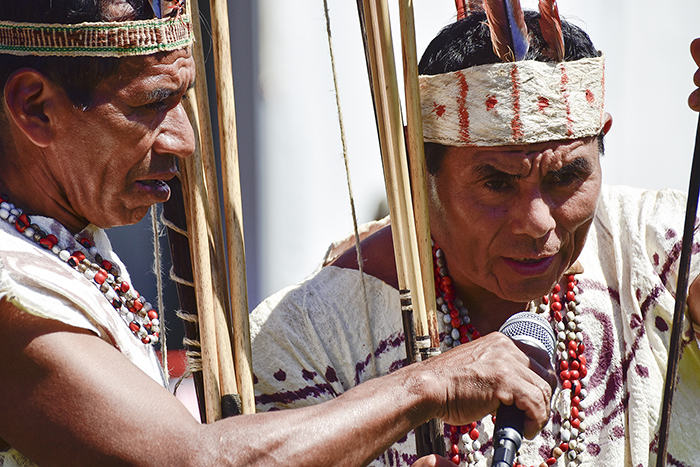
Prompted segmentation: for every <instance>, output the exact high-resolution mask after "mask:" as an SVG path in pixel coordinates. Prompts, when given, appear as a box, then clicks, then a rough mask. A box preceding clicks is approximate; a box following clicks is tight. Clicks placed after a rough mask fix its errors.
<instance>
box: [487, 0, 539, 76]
mask: <svg viewBox="0 0 700 467" xmlns="http://www.w3.org/2000/svg"><path fill="white" fill-rule="evenodd" d="M484 11H486V17H487V18H488V22H489V30H490V31H491V42H492V43H493V51H494V52H495V53H496V55H498V56H499V57H500V58H501V60H503V61H506V62H513V61H517V60H522V59H523V58H525V54H527V49H528V48H529V40H528V33H527V26H526V25H525V15H524V14H523V10H522V8H521V7H520V0H484Z"/></svg>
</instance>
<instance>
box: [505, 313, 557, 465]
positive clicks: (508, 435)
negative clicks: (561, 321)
mask: <svg viewBox="0 0 700 467" xmlns="http://www.w3.org/2000/svg"><path fill="white" fill-rule="evenodd" d="M499 331H500V332H501V333H503V334H505V335H506V336H508V337H510V338H512V339H513V340H515V341H518V342H521V343H523V344H526V345H529V346H531V347H535V348H538V349H541V350H543V351H544V352H547V355H548V356H549V358H550V360H551V358H552V355H554V346H555V344H556V337H555V335H554V331H553V330H552V326H551V324H550V323H549V322H547V320H546V319H545V318H544V317H542V316H540V315H538V314H536V313H532V312H529V311H523V312H521V313H516V314H515V315H513V316H511V317H510V318H509V319H508V320H507V321H506V322H505V323H503V326H501V329H500V330H499ZM524 423H525V413H524V412H523V411H522V410H520V409H518V408H517V407H516V405H515V404H513V405H505V404H501V406H500V407H499V408H498V411H497V413H496V426H495V428H494V433H493V447H494V454H493V458H492V460H491V466H492V467H512V466H513V460H514V459H515V455H516V453H517V452H518V449H519V448H520V444H521V443H522V440H523V429H524Z"/></svg>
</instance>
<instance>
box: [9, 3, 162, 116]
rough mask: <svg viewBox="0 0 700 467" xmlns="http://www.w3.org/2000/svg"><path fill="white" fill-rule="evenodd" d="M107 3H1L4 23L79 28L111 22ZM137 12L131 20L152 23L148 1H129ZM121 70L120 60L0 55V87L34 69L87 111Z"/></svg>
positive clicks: (151, 12) (151, 13)
mask: <svg viewBox="0 0 700 467" xmlns="http://www.w3.org/2000/svg"><path fill="white" fill-rule="evenodd" d="M106 3H107V2H105V1H104V0H0V20H4V21H17V22H26V23H60V24H77V23H83V22H93V21H107V20H109V19H108V18H106V16H105V10H104V5H105V4H106ZM127 3H129V5H131V7H132V8H133V11H134V15H135V16H134V17H133V18H130V19H148V18H152V17H153V11H152V10H151V7H150V4H149V3H148V1H147V0H127ZM118 67H119V59H118V58H101V57H36V56H26V57H17V56H14V55H5V54H0V84H2V89H3V90H4V88H5V83H7V79H8V78H9V77H10V75H12V74H13V73H14V72H15V71H17V70H19V69H21V68H33V69H35V70H37V71H39V72H40V73H42V74H44V75H45V76H47V77H48V78H49V79H50V80H51V81H53V82H54V83H56V84H57V85H59V86H61V87H62V88H63V89H64V90H65V91H66V94H67V95H68V97H69V98H70V100H71V101H72V102H73V103H74V104H75V105H76V106H77V107H81V108H83V109H85V108H88V107H90V105H91V102H92V92H93V91H94V89H95V87H96V86H97V85H98V84H99V83H100V82H101V81H102V80H103V79H105V78H108V77H110V76H111V75H112V74H113V73H115V72H116V70H117V68H118Z"/></svg>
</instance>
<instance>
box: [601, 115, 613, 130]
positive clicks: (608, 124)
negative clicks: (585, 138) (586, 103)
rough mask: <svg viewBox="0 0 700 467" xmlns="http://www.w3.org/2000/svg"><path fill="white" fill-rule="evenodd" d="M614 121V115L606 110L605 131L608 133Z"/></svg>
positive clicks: (604, 117) (604, 118)
mask: <svg viewBox="0 0 700 467" xmlns="http://www.w3.org/2000/svg"><path fill="white" fill-rule="evenodd" d="M612 123H613V118H612V115H610V114H609V113H607V112H605V115H604V116H603V133H604V134H606V135H607V134H608V131H610V128H612Z"/></svg>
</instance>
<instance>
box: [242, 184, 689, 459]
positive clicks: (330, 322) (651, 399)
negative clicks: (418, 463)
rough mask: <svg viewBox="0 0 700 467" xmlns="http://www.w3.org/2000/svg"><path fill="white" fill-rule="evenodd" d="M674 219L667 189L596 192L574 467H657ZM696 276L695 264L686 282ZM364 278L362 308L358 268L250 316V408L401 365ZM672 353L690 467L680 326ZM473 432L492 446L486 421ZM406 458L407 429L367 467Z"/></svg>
mask: <svg viewBox="0 0 700 467" xmlns="http://www.w3.org/2000/svg"><path fill="white" fill-rule="evenodd" d="M684 215H685V196H684V195H682V194H679V193H677V192H674V191H669V190H663V191H658V192H657V191H642V190H637V189H631V188H624V187H607V186H604V187H603V190H602V194H601V197H600V200H599V203H598V208H597V212H596V216H595V220H594V222H593V225H592V227H591V230H590V233H589V235H588V239H587V242H586V245H585V247H584V249H583V252H582V253H581V255H580V257H579V260H580V262H581V263H582V265H583V268H584V272H583V273H582V274H579V275H578V276H577V279H578V281H579V284H578V285H579V289H580V292H579V297H580V299H581V304H580V306H581V310H582V311H581V315H580V316H581V319H582V323H581V326H582V328H583V334H584V335H583V342H584V344H585V346H586V350H585V352H584V355H585V357H586V360H587V361H588V374H587V376H586V378H585V379H584V383H585V385H586V390H587V395H586V398H585V399H584V402H585V404H582V406H584V407H585V409H584V410H582V412H583V413H584V421H585V424H586V428H585V431H584V435H585V448H584V449H583V451H582V452H581V453H580V455H579V460H580V462H581V465H586V466H609V467H618V466H632V467H639V466H643V467H646V466H653V465H655V460H656V451H657V445H658V429H659V423H660V418H661V415H660V414H661V409H660V407H661V403H662V394H663V387H664V379H665V374H666V364H667V353H668V346H669V340H670V335H671V329H670V328H671V324H672V321H673V310H674V296H675V288H676V281H677V271H678V263H679V260H680V250H681V237H682V233H683V223H684ZM699 249H700V245H698V243H697V239H696V242H695V246H694V250H693V251H694V252H697V251H699ZM448 267H449V258H448ZM697 272H698V264H697V261H693V264H692V267H691V281H692V279H693V278H694V277H695V276H696V275H697ZM364 282H365V287H366V294H367V295H366V296H367V306H365V299H364V294H363V291H362V287H361V284H360V273H359V272H358V271H356V270H349V269H340V268H337V267H334V266H328V267H323V268H321V269H320V270H318V271H317V272H316V273H314V274H313V275H312V276H310V277H309V278H307V279H306V280H305V281H304V282H302V283H301V284H298V285H295V286H292V287H289V288H287V289H284V290H282V291H280V292H278V293H277V294H275V295H273V296H271V297H270V298H268V299H267V300H266V301H265V302H263V303H262V304H261V305H260V306H258V308H257V309H256V310H255V311H254V312H253V314H252V315H251V331H252V335H253V337H254V340H253V357H254V373H255V376H256V381H257V383H256V401H257V406H258V409H259V410H260V411H267V410H277V409H286V408H292V407H302V406H308V405H312V404H318V403H320V402H323V401H327V400H330V399H332V398H334V397H336V396H338V395H340V394H342V393H343V392H345V391H347V390H348V389H350V388H352V387H353V386H356V385H357V384H359V383H361V382H363V381H366V380H368V379H371V378H374V377H376V376H380V375H385V374H387V373H389V372H391V371H393V370H396V369H397V368H400V367H401V366H402V365H403V364H404V359H405V356H406V355H405V350H404V346H403V329H402V324H401V316H400V305H399V296H398V292H397V291H396V290H395V289H394V288H393V287H391V286H389V285H387V284H386V283H384V282H382V281H380V280H379V279H377V278H375V277H372V276H368V275H365V276H364ZM366 309H368V311H365V310H366ZM682 352H683V354H682V358H681V360H680V363H679V379H678V384H677V392H676V394H675V398H674V402H673V414H672V418H671V432H670V436H669V448H668V452H669V455H670V462H669V463H668V465H669V466H671V465H672V466H700V352H699V351H698V344H697V342H696V341H695V339H694V338H693V333H692V331H691V330H690V327H689V324H688V320H687V319H686V320H685V328H684V329H683V341H682ZM372 356H374V358H372ZM568 392H570V391H569V390H562V388H561V383H560V387H559V388H557V390H556V392H555V395H554V397H553V399H552V407H553V416H552V417H551V419H550V421H549V423H548V424H547V426H546V427H545V428H544V430H543V431H542V432H541V433H540V434H539V435H538V436H537V437H536V438H535V439H534V440H532V441H530V440H525V441H524V442H523V446H522V448H521V450H520V456H519V460H520V462H521V463H523V464H524V465H528V466H530V465H534V466H539V465H540V464H541V463H542V462H545V461H546V460H547V458H548V457H549V456H550V454H551V452H552V448H553V447H554V446H558V445H559V443H560V442H561V441H560V436H559V434H560V432H561V429H562V427H561V420H562V412H564V416H566V415H567V412H566V411H567V408H566V407H568V398H569V397H570V396H569V394H568ZM481 427H482V430H483V431H485V432H487V436H486V438H487V439H490V437H491V435H492V433H493V423H492V421H491V416H488V417H485V418H484V420H482V421H481ZM415 452H416V451H415V444H414V437H413V435H412V434H409V435H408V436H407V437H405V438H404V439H402V440H399V442H397V443H396V444H394V445H393V446H392V447H391V448H390V449H389V451H388V452H387V453H386V454H384V455H383V456H380V457H379V459H377V460H376V461H375V462H374V463H373V464H372V465H392V466H396V465H410V464H411V462H412V461H414V460H415V459H416V455H415ZM479 452H480V453H481V454H482V455H480V454H477V460H476V464H477V465H478V466H487V465H489V461H490V456H491V454H492V452H493V450H492V447H491V442H490V441H487V442H485V443H483V446H482V447H481V450H480V451H479ZM566 457H567V456H566V455H563V456H561V457H560V458H559V459H558V461H557V463H556V464H555V465H562V466H563V465H568V460H566ZM465 464H466V463H465V462H464V461H463V462H462V464H461V465H465ZM574 465H576V464H574Z"/></svg>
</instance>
